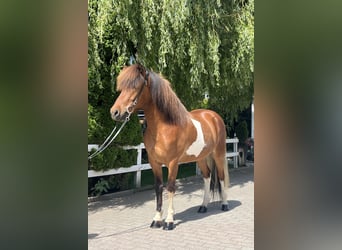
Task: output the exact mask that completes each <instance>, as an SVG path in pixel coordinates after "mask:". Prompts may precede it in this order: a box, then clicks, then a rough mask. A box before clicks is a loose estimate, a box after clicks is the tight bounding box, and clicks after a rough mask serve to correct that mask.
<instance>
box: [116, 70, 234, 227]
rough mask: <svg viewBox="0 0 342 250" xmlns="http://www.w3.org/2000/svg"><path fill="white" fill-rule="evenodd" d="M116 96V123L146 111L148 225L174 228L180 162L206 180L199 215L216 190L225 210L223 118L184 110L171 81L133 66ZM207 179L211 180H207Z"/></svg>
mask: <svg viewBox="0 0 342 250" xmlns="http://www.w3.org/2000/svg"><path fill="white" fill-rule="evenodd" d="M117 90H118V91H121V94H120V96H119V97H118V98H117V100H116V101H115V103H114V105H113V106H112V108H111V109H110V113H111V116H112V118H113V119H114V120H116V121H124V120H125V119H127V118H128V117H129V115H130V114H131V113H132V112H134V111H136V110H138V109H140V110H144V113H145V118H146V122H147V128H146V131H145V133H144V143H145V147H146V151H147V154H148V159H149V162H150V165H151V167H152V171H153V174H154V177H155V191H156V202H157V212H156V215H155V216H154V218H153V222H152V224H151V227H162V226H163V228H164V229H166V230H172V229H173V227H174V223H173V222H174V219H173V215H174V213H175V211H174V208H173V197H174V193H175V189H176V188H175V181H176V177H177V172H178V164H179V163H180V162H182V163H185V162H193V161H196V162H197V163H198V166H199V168H200V169H201V171H202V175H203V178H204V199H203V203H202V205H201V206H200V208H199V210H198V212H199V213H205V212H206V211H207V205H208V203H209V201H210V198H211V196H210V194H209V193H210V190H212V191H213V190H214V189H218V190H219V192H220V195H221V199H222V208H221V209H222V210H223V211H227V210H228V201H227V191H228V186H229V175H228V167H227V160H226V130H225V125H224V122H223V121H222V119H221V117H220V116H219V115H218V114H217V113H215V112H213V111H210V110H205V109H199V110H193V111H191V112H188V111H187V110H186V108H185V107H184V105H183V104H182V103H181V101H180V100H179V99H178V97H177V96H176V94H175V93H174V92H173V91H172V89H171V87H170V83H169V82H168V81H167V80H166V79H164V78H163V77H161V76H160V75H159V74H157V73H154V72H152V71H148V70H146V69H145V68H144V67H143V66H142V65H140V64H135V65H131V66H128V67H125V68H124V69H123V70H122V71H121V72H120V74H119V76H118V78H117ZM162 164H165V165H166V166H167V168H168V184H167V190H168V199H169V207H168V214H167V217H166V219H165V223H163V220H162V191H163V176H162ZM210 177H211V178H210Z"/></svg>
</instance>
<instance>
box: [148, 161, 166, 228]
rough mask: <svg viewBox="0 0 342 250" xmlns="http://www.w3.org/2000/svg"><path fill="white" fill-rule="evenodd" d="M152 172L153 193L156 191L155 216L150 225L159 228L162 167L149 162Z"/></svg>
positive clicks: (161, 214)
mask: <svg viewBox="0 0 342 250" xmlns="http://www.w3.org/2000/svg"><path fill="white" fill-rule="evenodd" d="M150 164H151V167H152V171H153V174H154V179H155V181H154V185H155V191H156V203H157V208H156V210H157V211H156V214H155V216H154V217H153V221H152V223H151V227H152V228H160V227H162V226H163V218H162V216H163V210H162V206H163V171H162V166H161V165H159V164H157V163H152V162H151V161H150Z"/></svg>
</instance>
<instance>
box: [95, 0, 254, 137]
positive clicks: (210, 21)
mask: <svg viewBox="0 0 342 250" xmlns="http://www.w3.org/2000/svg"><path fill="white" fill-rule="evenodd" d="M88 11H89V22H88V23H89V24H88V39H89V41H88V44H89V48H88V64H89V66H88V77H89V106H88V123H89V130H88V137H89V141H90V142H97V143H99V142H101V140H102V139H103V138H104V137H105V135H106V134H108V133H109V132H110V129H111V127H112V126H113V122H112V121H111V119H110V116H109V109H110V107H111V105H112V104H113V101H114V100H115V99H116V97H117V95H118V93H116V91H115V81H116V77H117V75H118V73H119V72H120V70H121V69H122V67H123V66H124V65H127V64H128V63H129V61H132V59H133V61H134V60H138V61H139V62H140V63H142V64H143V65H145V66H146V67H147V68H150V69H152V70H154V71H156V72H160V73H162V74H163V75H164V76H165V77H166V78H167V79H168V80H169V81H170V82H171V84H172V87H173V89H174V90H175V92H176V93H177V95H178V97H179V98H180V99H181V100H182V102H183V103H184V105H185V106H186V107H187V108H188V109H189V110H191V109H195V108H200V107H208V108H211V109H213V110H215V111H217V112H218V113H219V114H220V115H221V116H222V117H223V118H224V120H225V122H226V123H227V125H231V124H232V123H233V121H234V120H236V118H237V114H238V112H239V111H241V110H243V109H245V108H246V107H248V106H249V105H250V103H251V101H252V97H253V71H254V0H240V1H234V0H232V1H220V0H216V1H212V0H210V1H208V0H196V1H195V0H110V1H109V0H89V1H88ZM204 93H208V94H209V97H210V98H209V100H208V102H203V99H204ZM128 124H129V125H130V126H131V127H129V128H125V129H124V131H123V135H124V136H123V137H122V138H121V141H120V140H118V141H117V143H119V144H120V143H122V144H137V143H138V142H139V140H141V134H139V132H134V131H139V125H138V123H137V122H135V123H134V124H135V125H134V124H133V122H130V123H128Z"/></svg>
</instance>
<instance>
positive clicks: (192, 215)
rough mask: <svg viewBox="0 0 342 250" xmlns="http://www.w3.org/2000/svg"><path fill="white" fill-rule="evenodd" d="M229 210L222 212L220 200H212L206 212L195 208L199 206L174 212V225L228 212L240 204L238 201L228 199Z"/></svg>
mask: <svg viewBox="0 0 342 250" xmlns="http://www.w3.org/2000/svg"><path fill="white" fill-rule="evenodd" d="M228 204H229V211H227V212H223V211H222V210H221V202H219V201H214V202H211V203H209V204H208V211H207V212H206V213H198V212H197V210H198V208H199V206H193V207H190V208H188V209H186V210H184V211H182V212H180V213H176V214H175V226H179V225H180V224H182V223H186V222H189V221H195V220H200V219H203V218H205V217H209V216H212V215H216V214H220V213H229V212H230V211H232V210H233V209H234V208H236V207H238V206H240V205H241V202H240V201H237V200H229V201H228Z"/></svg>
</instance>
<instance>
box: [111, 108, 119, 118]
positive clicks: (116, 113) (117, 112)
mask: <svg viewBox="0 0 342 250" xmlns="http://www.w3.org/2000/svg"><path fill="white" fill-rule="evenodd" d="M119 116H120V111H119V110H117V109H116V110H114V111H113V112H112V118H113V119H114V120H116V119H117V118H118V117H119Z"/></svg>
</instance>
